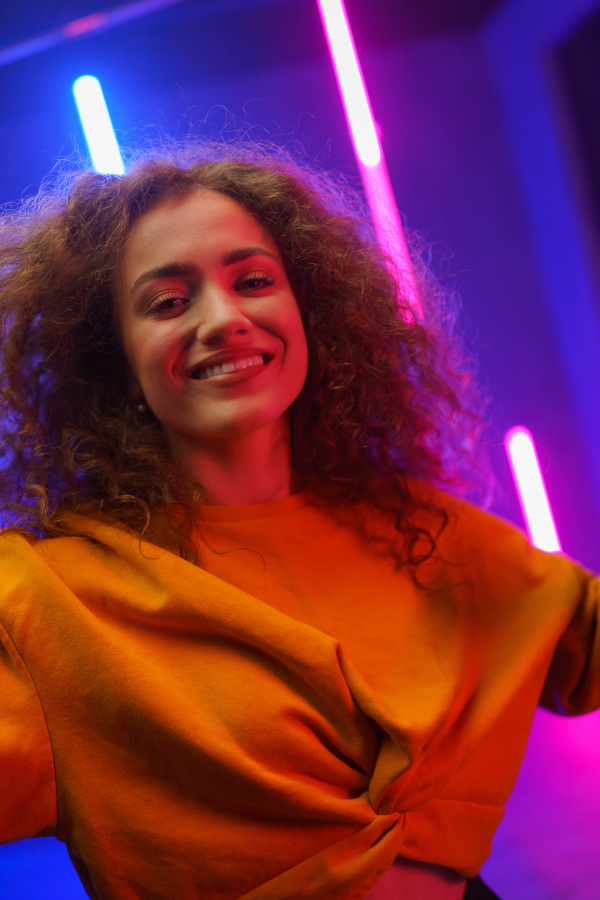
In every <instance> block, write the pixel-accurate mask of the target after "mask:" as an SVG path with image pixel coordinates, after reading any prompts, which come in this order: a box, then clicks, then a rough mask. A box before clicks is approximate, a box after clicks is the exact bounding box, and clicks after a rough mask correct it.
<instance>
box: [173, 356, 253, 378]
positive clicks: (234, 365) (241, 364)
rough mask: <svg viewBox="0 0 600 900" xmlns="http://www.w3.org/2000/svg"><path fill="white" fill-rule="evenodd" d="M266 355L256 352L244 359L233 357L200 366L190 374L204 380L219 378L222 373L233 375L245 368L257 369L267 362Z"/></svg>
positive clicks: (191, 376)
mask: <svg viewBox="0 0 600 900" xmlns="http://www.w3.org/2000/svg"><path fill="white" fill-rule="evenodd" d="M268 361H269V360H268V359H267V357H266V355H261V354H256V355H254V356H247V357H244V358H243V359H232V360H230V361H228V362H222V363H216V364H215V365H214V366H199V367H198V368H197V369H194V371H193V372H192V373H191V374H190V378H194V379H196V380H197V381H203V380H204V379H206V378H218V377H219V376H220V375H231V374H232V373H233V372H242V371H244V370H245V369H255V368H257V367H262V366H264V365H266V364H267V362H268Z"/></svg>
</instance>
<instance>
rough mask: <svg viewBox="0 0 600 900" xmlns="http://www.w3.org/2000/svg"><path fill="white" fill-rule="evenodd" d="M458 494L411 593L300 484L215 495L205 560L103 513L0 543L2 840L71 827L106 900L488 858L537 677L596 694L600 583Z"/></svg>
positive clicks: (351, 892) (345, 877) (188, 896)
mask: <svg viewBox="0 0 600 900" xmlns="http://www.w3.org/2000/svg"><path fill="white" fill-rule="evenodd" d="M447 502H448V507H449V508H451V511H452V516H451V522H450V525H449V526H448V528H447V529H446V531H445V532H444V534H443V537H442V540H441V542H440V554H439V555H438V557H437V558H436V560H435V561H432V562H430V563H428V564H426V565H424V566H422V567H420V569H419V572H420V578H421V583H422V586H421V587H416V586H415V585H414V584H413V582H412V581H411V578H410V576H409V574H408V573H407V572H406V571H405V570H401V571H399V572H396V571H395V568H394V563H393V561H392V559H391V558H390V556H389V553H388V552H387V549H386V547H387V545H386V535H387V536H388V537H389V539H390V540H395V536H394V533H393V530H392V529H391V528H389V527H388V526H387V525H386V523H385V521H384V520H382V518H381V517H380V516H379V515H378V514H375V513H373V512H367V511H366V510H363V511H362V515H363V516H365V517H366V518H365V520H364V521H365V522H366V525H365V528H366V530H368V531H369V532H372V533H373V535H374V537H373V539H371V540H366V539H365V537H364V535H363V536H359V534H358V533H357V531H356V529H355V528H353V527H352V523H351V521H350V519H351V515H350V514H346V516H344V515H342V514H336V513H335V512H334V511H332V510H328V509H326V508H320V507H318V506H316V505H314V504H313V503H312V502H311V501H310V499H309V498H308V497H306V496H304V495H302V494H300V495H295V496H292V497H288V498H285V499H283V500H276V501H273V502H270V503H265V504H260V505H257V506H249V507H213V508H204V509H203V519H202V522H201V524H200V525H199V526H198V532H197V534H196V540H197V546H198V548H199V551H200V555H201V566H194V565H193V564H192V563H190V562H188V561H186V560H185V559H182V558H181V557H179V556H178V555H176V554H175V553H172V552H171V551H170V550H168V549H165V548H162V547H158V546H156V545H152V544H148V543H140V541H139V539H138V538H137V537H136V536H135V535H133V534H132V533H130V532H129V531H128V530H127V529H125V528H123V527H121V526H119V525H117V524H116V523H115V522H114V520H111V519H110V518H108V517H106V516H102V515H98V516H97V517H91V516H89V517H86V516H81V515H77V514H75V513H68V514H67V518H68V522H69V524H70V525H71V526H72V527H73V528H74V529H79V530H80V531H81V532H82V533H87V534H88V535H89V537H71V538H55V539H51V540H45V541H40V542H36V541H28V540H26V539H25V538H23V537H21V536H17V535H13V534H5V535H4V536H2V537H0V623H2V624H1V626H0V635H1V637H2V643H1V644H0V840H3V841H11V840H16V839H18V838H21V837H26V836H31V835H36V834H45V835H47V834H54V835H56V836H57V837H58V838H59V839H61V840H63V841H65V842H66V843H67V845H68V847H69V849H70V851H71V854H72V856H73V859H74V862H75V863H76V866H77V868H78V871H79V873H80V875H81V877H82V880H83V882H84V884H85V886H86V889H87V890H88V893H89V894H90V896H91V897H98V898H102V900H134V898H135V900H173V898H185V900H193V898H211V900H212V898H214V900H234V898H244V900H282V898H314V900H336V898H340V900H341V898H353V900H359V898H361V897H364V895H365V894H366V893H367V891H368V890H369V888H370V887H371V886H372V885H373V884H375V882H376V881H377V880H378V878H379V877H380V875H381V874H382V873H383V872H384V871H385V870H386V869H387V868H388V867H389V865H390V864H391V862H392V861H393V859H394V857H395V856H396V855H397V854H400V855H402V856H404V857H407V858H409V859H415V860H421V861H424V862H430V863H437V864H440V865H444V866H449V867H451V868H453V869H455V870H456V871H457V872H459V873H461V874H463V875H465V876H470V875H472V874H474V873H476V872H477V871H478V869H479V868H480V866H481V865H482V863H483V861H484V860H485V858H486V856H487V854H488V853H489V850H490V845H491V839H492V836H493V834H494V830H495V828H496V826H497V825H498V822H499V821H500V819H501V816H502V812H503V806H504V803H505V800H506V798H507V796H508V794H509V793H510V790H511V788H512V786H513V783H514V780H515V778H516V774H517V770H518V767H519V764H520V761H521V758H522V755H523V751H524V747H525V743H526V740H527V734H528V731H529V727H530V723H531V718H532V715H533V711H534V708H535V706H536V703H537V702H538V701H539V699H540V693H541V692H542V690H544V694H543V699H544V700H545V701H546V702H547V704H548V705H550V706H551V705H552V704H554V703H559V704H560V705H561V706H562V707H564V708H565V709H566V710H567V711H569V712H584V711H587V710H588V709H591V708H594V707H597V706H599V705H600V672H599V669H600V647H599V642H600V637H599V635H598V630H597V615H598V607H599V605H600V602H599V588H598V582H597V581H595V580H594V579H591V578H590V576H589V575H587V574H586V573H585V572H583V571H582V570H580V569H579V568H578V567H577V566H576V565H575V564H573V563H572V562H571V561H569V560H568V559H566V558H564V557H560V556H548V555H545V554H543V553H540V552H538V551H536V550H533V549H532V548H531V547H530V546H529V545H528V544H527V542H526V541H525V539H524V538H523V537H522V536H521V535H520V534H519V533H518V532H516V531H515V530H514V529H512V528H511V527H509V526H507V525H506V524H504V523H502V522H500V521H498V520H497V519H495V518H493V517H491V516H488V515H486V514H484V513H481V512H479V511H477V510H476V509H474V508H472V507H470V506H468V505H464V504H459V503H457V502H456V501H453V500H450V499H448V501H447ZM454 513H456V515H455V514H454ZM346 519H348V521H346ZM595 629H596V630H595ZM557 645H558V648H557ZM544 685H545V687H544Z"/></svg>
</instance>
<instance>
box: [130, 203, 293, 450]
mask: <svg viewBox="0 0 600 900" xmlns="http://www.w3.org/2000/svg"><path fill="white" fill-rule="evenodd" d="M119 274H120V278H119V289H118V298H117V300H118V312H119V318H120V325H121V334H122V339H123V344H124V349H125V354H126V356H127V360H128V362H129V366H130V369H131V372H132V374H133V377H134V379H135V384H136V392H138V393H139V395H140V397H141V396H143V398H144V399H145V402H146V403H147V405H148V406H149V407H150V408H151V409H152V411H153V413H154V414H155V416H156V417H157V418H158V420H159V421H160V422H161V424H162V427H163V429H164V431H165V433H166V435H167V438H168V440H169V443H170V446H171V449H172V451H174V455H175V456H177V455H178V453H179V452H185V451H186V449H193V447H194V446H201V445H202V444H203V443H205V442H208V441H214V440H215V439H222V438H235V437H239V436H241V435H244V434H247V433H248V432H251V431H256V430H257V429H267V428H273V427H274V426H277V425H281V423H282V421H284V420H285V415H286V411H287V410H288V408H289V406H290V404H291V403H292V402H293V401H294V400H295V399H296V397H297V396H298V394H299V393H300V391H301V389H302V386H303V384H304V380H305V377H306V369H307V359H308V353H307V347H306V338H305V335H304V328H303V325H302V321H301V318H300V312H299V310H298V305H297V303H296V300H295V297H294V294H293V293H292V289H291V287H290V284H289V282H288V279H287V276H286V273H285V269H284V266H283V261H282V259H281V255H280V253H279V251H278V249H277V246H276V244H275V241H274V240H273V238H272V237H271V236H270V235H269V234H267V233H266V232H265V231H264V229H263V228H262V227H261V226H260V225H259V224H258V223H257V221H256V220H255V219H254V218H253V217H252V216H251V215H250V214H249V213H248V212H247V211H246V210H245V209H244V208H243V207H241V206H240V205H239V204H238V203H236V202H235V201H234V200H232V199H231V198H230V197H227V196H225V195H224V194H219V193H216V192H214V191H208V190H198V191H197V192H194V193H190V194H185V195H183V196H178V197H171V198H168V199H166V200H164V201H163V202H162V203H160V204H159V205H158V206H156V207H155V208H154V209H152V210H151V211H150V212H148V213H146V215H144V216H142V218H141V219H140V220H139V221H138V222H137V223H136V225H135V227H134V229H133V232H132V234H131V236H130V238H129V241H128V245H127V248H126V252H125V257H124V261H123V264H122V267H121V271H120V273H119Z"/></svg>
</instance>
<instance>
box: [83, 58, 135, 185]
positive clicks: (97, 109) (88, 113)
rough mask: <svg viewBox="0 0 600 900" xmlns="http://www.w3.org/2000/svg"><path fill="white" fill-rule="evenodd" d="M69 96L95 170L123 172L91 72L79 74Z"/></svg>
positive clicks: (105, 110)
mask: <svg viewBox="0 0 600 900" xmlns="http://www.w3.org/2000/svg"><path fill="white" fill-rule="evenodd" d="M73 96H74V97H75V103H76V105H77V112H78V113H79V118H80V120H81V126H82V128H83V133H84V135H85V140H86V142H87V145H88V149H89V151H90V156H91V158H92V164H93V166H94V168H95V170H96V172H100V173H101V174H102V175H123V173H124V172H125V166H124V165H123V160H122V158H121V151H120V150H119V145H118V143H117V138H116V137H115V132H114V131H113V127H112V123H111V121H110V115H109V113H108V109H107V107H106V102H105V100H104V94H103V93H102V87H101V85H100V82H99V81H98V79H97V78H94V76H93V75H82V76H81V77H80V78H78V79H77V80H76V81H75V82H74V83H73Z"/></svg>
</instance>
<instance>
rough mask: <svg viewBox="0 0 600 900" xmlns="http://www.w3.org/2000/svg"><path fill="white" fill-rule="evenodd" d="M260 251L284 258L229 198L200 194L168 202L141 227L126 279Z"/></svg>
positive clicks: (132, 242) (130, 248) (126, 261)
mask: <svg viewBox="0 0 600 900" xmlns="http://www.w3.org/2000/svg"><path fill="white" fill-rule="evenodd" d="M255 245H256V246H261V247H264V248H265V249H267V250H270V251H271V252H272V253H275V254H276V255H277V256H279V253H278V251H277V246H276V244H275V242H274V240H273V238H272V237H271V235H270V234H269V233H268V232H267V231H266V230H265V229H264V228H263V227H262V225H260V224H259V223H258V222H257V221H256V219H255V218H254V217H253V216H252V215H251V214H250V213H249V212H248V211H247V210H246V209H244V207H243V206H241V205H240V204H239V203H237V202H236V201H235V200H233V199H232V198H231V197H228V196H227V195H226V194H220V193H218V192H216V191H209V190H204V189H200V190H198V191H194V192H192V193H188V194H183V195H177V196H174V197H168V198H166V199H165V200H163V201H161V202H160V203H159V204H158V205H157V206H155V207H154V208H153V209H151V210H150V211H149V212H147V213H145V214H144V215H143V216H142V217H141V218H140V219H139V220H138V221H137V222H136V223H135V225H134V227H133V229H132V231H131V234H130V236H129V239H128V241H127V246H126V249H125V254H124V257H123V263H122V274H123V275H124V276H125V279H126V280H129V278H130V277H133V278H135V277H137V275H139V274H140V270H144V269H145V268H154V267H156V266H158V265H161V264H163V263H168V262H174V261H183V260H185V259H187V258H189V259H191V258H192V257H193V258H194V259H196V260H197V259H198V257H199V256H200V257H202V256H205V257H207V258H209V257H210V256H211V254H212V253H222V252H227V251H228V250H232V249H236V248H238V247H242V246H255Z"/></svg>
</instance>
